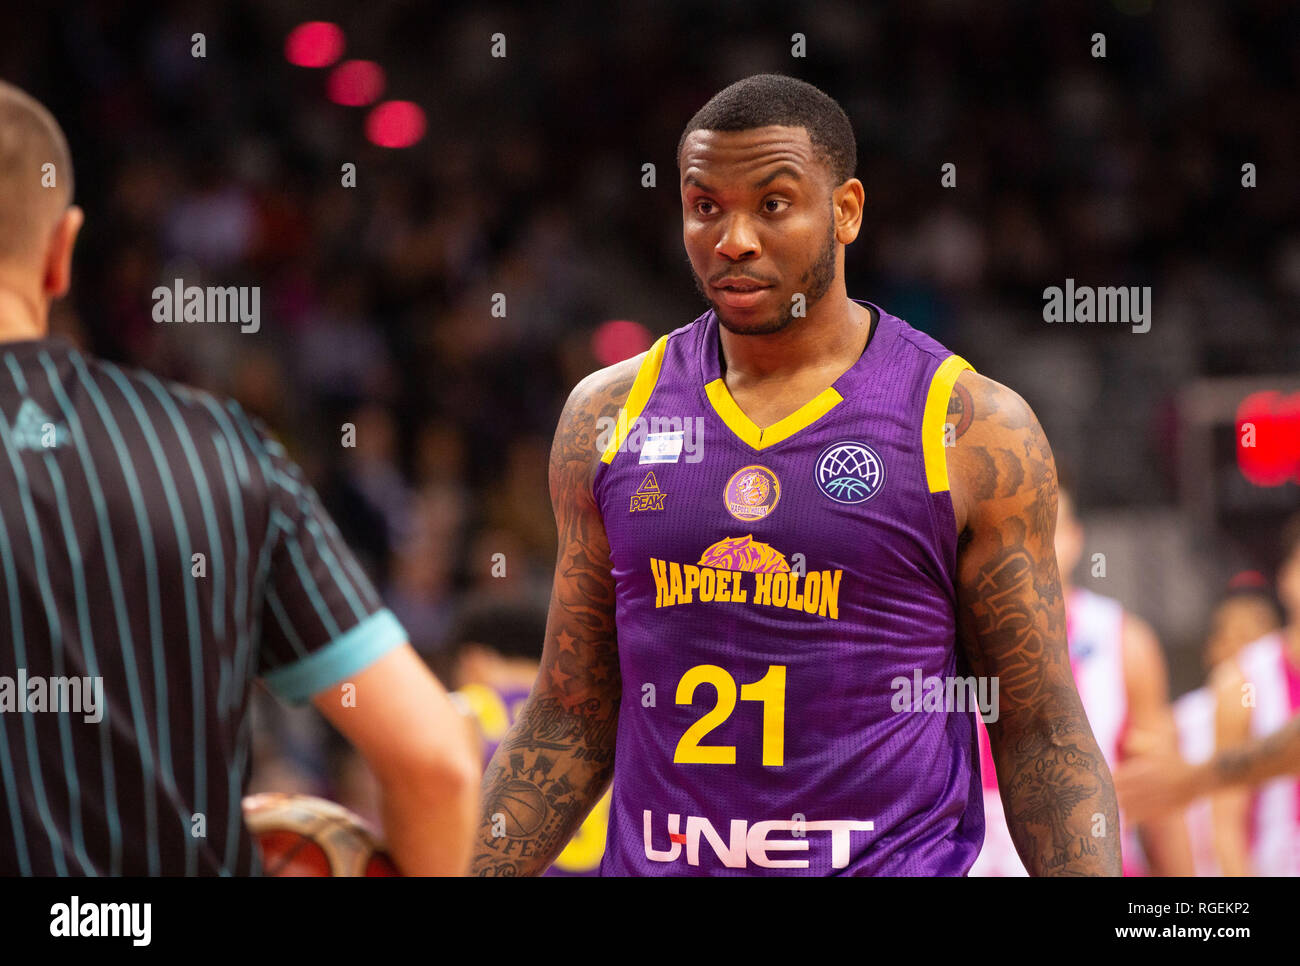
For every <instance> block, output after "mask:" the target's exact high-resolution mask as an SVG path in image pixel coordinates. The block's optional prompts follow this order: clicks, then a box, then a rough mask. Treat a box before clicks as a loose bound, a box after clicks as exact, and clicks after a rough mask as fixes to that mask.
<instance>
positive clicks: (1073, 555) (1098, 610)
mask: <svg viewBox="0 0 1300 966" xmlns="http://www.w3.org/2000/svg"><path fill="white" fill-rule="evenodd" d="M1083 551H1084V528H1083V524H1082V522H1081V521H1080V520H1079V517H1078V514H1077V513H1076V510H1075V505H1074V494H1073V493H1072V492H1071V489H1070V484H1069V483H1068V481H1067V478H1066V477H1065V475H1064V474H1061V476H1060V478H1059V481H1058V493H1057V518H1056V557H1057V563H1058V565H1059V567H1060V571H1061V586H1062V588H1063V590H1064V592H1065V615H1066V627H1067V631H1066V633H1067V636H1068V639H1069V648H1070V668H1071V670H1072V671H1073V673H1074V680H1075V684H1076V685H1077V686H1078V688H1079V697H1080V699H1081V700H1082V701H1083V707H1084V710H1085V711H1086V712H1087V715H1088V721H1089V723H1090V724H1091V725H1092V730H1093V734H1094V735H1095V736H1096V738H1097V743H1098V745H1099V746H1100V747H1101V750H1102V753H1103V754H1104V755H1105V756H1106V761H1107V764H1109V765H1110V766H1111V767H1112V768H1114V767H1115V766H1116V765H1117V764H1118V763H1119V762H1120V761H1121V760H1122V759H1123V758H1124V757H1125V755H1126V754H1130V753H1132V751H1133V750H1134V749H1137V748H1141V749H1147V748H1151V749H1153V750H1159V749H1162V748H1163V749H1165V750H1166V752H1167V751H1169V750H1171V749H1174V748H1176V742H1177V732H1176V729H1175V726H1174V720H1173V716H1172V713H1171V708H1170V704H1169V691H1168V674H1167V671H1166V668H1165V660H1164V655H1163V654H1162V653H1161V650H1160V642H1159V641H1158V640H1157V639H1156V636H1155V633H1154V632H1153V631H1152V629H1151V627H1150V625H1148V624H1147V623H1146V621H1144V620H1142V619H1141V618H1140V617H1138V616H1136V615H1134V614H1131V613H1129V612H1127V611H1125V610H1124V608H1123V606H1122V605H1121V604H1120V603H1119V601H1117V600H1114V599H1112V598H1109V597H1104V596H1102V595H1101V594H1097V593H1095V592H1093V591H1091V590H1088V589H1086V588H1084V587H1078V586H1075V584H1074V582H1073V575H1074V572H1075V570H1076V568H1077V567H1078V566H1079V563H1080V560H1081V558H1082V556H1083ZM979 741H980V758H981V762H980V764H981V777H982V780H983V784H984V814H985V838H984V848H983V850H982V851H981V852H980V855H979V858H978V859H976V861H975V864H974V866H972V868H971V871H970V874H971V875H973V876H1016V875H1020V876H1023V875H1025V874H1026V872H1025V868H1024V865H1023V864H1022V863H1021V861H1020V857H1019V855H1018V854H1017V853H1016V848H1015V843H1014V842H1012V840H1011V835H1010V833H1009V831H1008V830H1007V823H1006V816H1005V814H1004V812H1003V806H1002V797H1001V795H1000V794H999V793H998V784H997V774H996V773H995V771H994V769H993V759H992V756H991V753H990V750H989V741H988V730H987V728H985V726H984V723H983V721H982V720H981V722H980V725H979ZM1122 828H1123V833H1122V834H1123V838H1124V874H1125V875H1140V874H1144V873H1149V874H1153V875H1192V874H1193V872H1194V868H1193V859H1192V853H1191V845H1190V841H1189V839H1188V837H1187V829H1186V825H1185V823H1184V821H1183V819H1182V817H1181V816H1180V815H1178V814H1171V815H1166V816H1162V817H1160V818H1159V819H1156V820H1154V821H1151V822H1148V823H1146V824H1144V825H1142V826H1140V827H1138V828H1137V830H1136V835H1137V838H1135V837H1134V832H1133V830H1132V827H1131V825H1130V823H1127V822H1124V823H1122ZM1139 840H1140V847H1139Z"/></svg>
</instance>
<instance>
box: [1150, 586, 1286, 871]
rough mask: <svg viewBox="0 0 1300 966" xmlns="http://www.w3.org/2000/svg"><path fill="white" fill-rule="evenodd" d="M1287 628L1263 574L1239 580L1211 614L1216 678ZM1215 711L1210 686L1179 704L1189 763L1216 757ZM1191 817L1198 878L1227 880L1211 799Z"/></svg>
mask: <svg viewBox="0 0 1300 966" xmlns="http://www.w3.org/2000/svg"><path fill="white" fill-rule="evenodd" d="M1281 626H1282V615H1281V613H1280V612H1279V610H1278V606H1277V601H1276V600H1275V599H1274V597H1273V595H1272V593H1271V592H1270V590H1269V588H1268V582H1267V581H1266V580H1265V578H1264V575H1263V574H1261V573H1259V572H1258V571H1245V572H1243V573H1240V574H1238V575H1236V576H1235V577H1233V578H1232V580H1230V581H1229V582H1228V586H1227V589H1226V590H1225V592H1224V593H1223V595H1222V597H1221V598H1220V599H1219V601H1218V602H1217V603H1216V604H1215V606H1214V610H1213V611H1211V613H1210V620H1209V630H1208V633H1207V635H1206V641H1205V648H1204V651H1203V654H1204V660H1205V669H1206V671H1207V672H1210V673H1212V672H1213V671H1214V668H1215V667H1216V666H1217V665H1219V664H1222V663H1223V662H1225V661H1227V660H1230V659H1232V658H1234V657H1236V655H1237V653H1238V652H1239V651H1240V650H1241V649H1242V648H1243V647H1245V646H1246V645H1247V644H1249V643H1251V642H1252V641H1255V640H1258V639H1259V638H1261V637H1263V636H1265V635H1266V634H1269V633H1271V632H1272V631H1275V630H1276V629H1277V628H1279V627H1281ZM1215 710H1216V700H1215V693H1214V689H1213V688H1212V687H1211V686H1210V685H1209V684H1208V683H1207V684H1203V685H1201V686H1200V687H1197V688H1193V689H1192V690H1191V691H1188V692H1187V693H1186V694H1184V695H1183V696H1182V697H1180V698H1178V699H1177V700H1176V701H1174V723H1175V725H1176V727H1177V728H1178V750H1179V753H1180V754H1181V755H1182V758H1183V760H1184V761H1186V762H1188V763H1190V764H1193V765H1199V764H1202V763H1204V762H1206V761H1209V760H1210V758H1211V757H1213V755H1214V750H1215V718H1216V713H1215ZM1185 817H1186V820H1187V836H1188V839H1189V840H1190V843H1191V848H1192V861H1193V863H1194V866H1195V869H1196V875H1198V876H1218V875H1223V870H1222V867H1221V866H1220V864H1219V860H1218V857H1217V855H1216V848H1217V846H1216V835H1217V826H1216V824H1215V821H1214V810H1213V808H1212V805H1211V801H1210V799H1209V798H1208V797H1202V798H1198V799H1196V800H1195V801H1193V802H1190V803H1188V805H1187V808H1186V810H1185Z"/></svg>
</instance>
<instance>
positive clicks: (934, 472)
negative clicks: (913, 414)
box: [921, 356, 975, 493]
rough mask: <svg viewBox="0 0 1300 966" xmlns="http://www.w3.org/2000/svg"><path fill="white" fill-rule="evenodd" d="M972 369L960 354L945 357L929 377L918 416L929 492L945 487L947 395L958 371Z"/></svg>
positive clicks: (958, 373)
mask: <svg viewBox="0 0 1300 966" xmlns="http://www.w3.org/2000/svg"><path fill="white" fill-rule="evenodd" d="M964 369H969V370H970V371H971V372H974V371H975V367H974V366H972V365H971V364H970V363H969V362H967V361H966V360H965V359H963V358H962V357H961V356H949V357H948V358H947V359H944V360H943V362H942V363H940V365H939V368H938V369H936V370H935V371H934V376H933V377H932V378H931V379H930V392H929V394H928V395H927V396H926V397H925V413H924V415H922V417H921V448H922V450H923V451H924V453H925V479H926V482H927V483H928V484H929V486H930V492H931V493H942V492H943V491H944V490H947V489H948V452H947V447H946V446H944V445H943V437H944V423H945V421H946V420H945V417H946V416H947V415H948V398H949V397H950V396H951V395H952V387H953V386H955V385H956V384H957V377H958V376H959V375H961V373H962V370H964Z"/></svg>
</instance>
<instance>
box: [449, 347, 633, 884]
mask: <svg viewBox="0 0 1300 966" xmlns="http://www.w3.org/2000/svg"><path fill="white" fill-rule="evenodd" d="M643 358H644V356H637V357H636V358H633V359H628V360H627V361H625V362H621V363H619V364H618V365H615V366H610V367H609V368H608V369H602V370H601V371H599V372H596V373H593V374H592V375H590V376H588V377H587V378H586V379H584V380H583V381H582V382H581V383H579V384H578V386H577V388H575V389H574V390H573V393H572V394H571V395H570V396H569V401H568V402H567V403H566V404H565V406H564V412H563V413H562V414H561V416H560V424H559V427H558V428H557V429H556V431H555V442H554V444H553V446H552V447H551V465H550V486H551V505H552V507H553V509H554V511H555V524H556V528H557V530H558V531H559V554H558V557H557V559H556V565H555V582H554V586H553V587H552V590H551V606H550V611H549V613H548V615H547V620H546V640H545V643H544V646H543V650H542V664H541V669H540V670H539V671H538V675H537V681H536V682H535V683H534V684H533V690H532V693H531V694H530V695H529V696H528V701H527V703H526V704H525V705H524V708H523V710H522V711H521V712H520V714H519V717H518V719H517V720H516V721H515V723H514V725H513V726H512V727H511V729H510V731H509V733H508V734H507V735H506V737H505V739H504V740H503V741H502V742H501V745H500V746H499V747H498V748H497V751H496V754H495V755H493V757H492V761H491V763H490V764H489V765H488V768H487V772H486V773H485V774H484V776H483V787H482V801H483V819H482V822H481V824H480V826H479V831H478V836H477V839H476V841H475V845H474V861H473V865H472V867H471V872H472V873H473V874H476V875H482V876H498V875H501V876H518V875H540V874H541V873H542V872H544V871H545V870H546V869H547V867H548V866H549V865H550V864H551V863H552V862H553V861H554V860H555V857H556V856H558V855H559V854H560V852H561V851H562V850H563V849H564V846H565V844H566V843H567V842H568V841H569V839H570V838H571V837H572V835H573V834H574V832H576V831H577V829H578V827H579V826H580V825H581V824H582V820H583V819H584V818H585V817H586V815H587V813H588V812H589V811H591V808H592V806H594V805H595V804H596V802H597V801H598V800H599V799H600V796H601V795H602V794H603V793H604V791H605V788H606V787H607V786H608V785H609V781H610V776H611V775H612V774H613V771H614V735H615V731H616V728H617V725H618V704H619V698H620V696H621V694H622V679H621V677H620V675H619V666H618V642H617V638H616V635H615V628H614V579H613V577H612V576H611V575H610V558H609V543H608V541H607V540H606V537H605V527H604V524H603V522H602V521H601V518H600V514H599V512H598V510H597V507H596V502H595V499H594V497H593V496H592V489H591V486H592V480H593V477H594V474H595V470H596V467H597V466H598V465H599V463H600V455H601V448H602V447H603V444H604V442H605V440H604V438H603V437H602V436H601V432H602V429H603V428H604V427H605V426H606V425H608V423H607V422H606V420H607V419H614V418H616V417H617V414H618V409H619V406H620V405H622V403H623V401H624V400H625V399H626V398H627V394H628V391H629V390H630V389H631V386H632V380H633V379H634V378H635V376H636V371H637V368H638V367H639V366H640V364H641V360H642V359H643Z"/></svg>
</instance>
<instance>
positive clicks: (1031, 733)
mask: <svg viewBox="0 0 1300 966" xmlns="http://www.w3.org/2000/svg"><path fill="white" fill-rule="evenodd" d="M971 388H972V390H973V391H972V392H970V393H968V399H969V400H971V402H972V406H973V410H974V413H973V416H972V418H971V424H970V427H969V429H968V431H967V432H966V434H965V436H964V438H963V439H962V440H961V443H960V445H958V446H957V447H955V448H954V450H953V451H952V458H951V461H950V467H951V468H952V470H953V476H954V478H955V479H956V480H957V482H958V483H959V485H961V486H962V487H963V488H964V489H965V492H966V493H967V495H968V496H969V498H970V499H971V500H972V501H973V506H974V509H973V510H972V511H971V514H970V519H969V521H968V523H967V528H966V530H965V532H963V533H962V534H961V535H960V537H959V540H958V560H957V570H958V581H957V584H958V586H957V595H958V637H959V640H960V641H961V644H962V647H963V649H964V651H965V653H966V656H967V659H968V660H969V662H970V663H971V665H972V667H974V668H975V670H976V673H978V674H981V675H991V676H996V677H997V678H998V696H999V707H998V712H999V717H998V720H997V721H995V722H993V723H991V724H990V725H989V726H988V730H989V739H990V742H991V744H992V748H993V755H994V759H995V760H996V762H997V764H998V771H999V778H1000V781H999V784H1000V786H1001V791H1002V799H1003V802H1004V804H1005V805H1006V814H1007V824H1008V827H1009V829H1010V831H1011V836H1012V839H1013V840H1014V841H1015V843H1016V848H1017V850H1018V851H1019V852H1020V855H1021V858H1022V859H1024V861H1025V865H1026V868H1028V870H1029V871H1030V873H1031V874H1033V875H1118V874H1119V871H1120V846H1119V834H1118V827H1119V826H1118V814H1119V812H1118V807H1117V805H1116V802H1115V792H1114V788H1113V786H1112V784H1111V778H1110V771H1109V769H1108V768H1107V767H1106V763H1105V760H1104V758H1103V757H1102V755H1101V751H1100V749H1098V747H1097V743H1096V740H1095V739H1094V738H1093V735H1092V729H1091V727H1090V726H1089V725H1088V719H1087V716H1086V715H1085V714H1084V710H1083V705H1082V703H1081V702H1080V700H1079V695H1078V691H1077V690H1076V688H1075V685H1074V678H1073V675H1072V673H1071V671H1070V662H1069V651H1068V647H1067V643H1066V637H1065V601H1064V599H1063V597H1062V594H1061V583H1060V575H1059V573H1058V572H1057V566H1056V549H1055V540H1054V536H1055V531H1056V500H1057V492H1056V469H1055V464H1054V462H1053V459H1052V452H1051V447H1050V446H1049V445H1048V442H1047V437H1046V436H1045V435H1044V434H1043V430H1042V428H1041V427H1040V426H1039V424H1038V420H1037V419H1036V418H1035V417H1034V415H1033V412H1032V411H1031V410H1030V409H1029V407H1028V406H1026V405H1025V403H1024V401H1023V400H1021V399H1020V398H1019V397H1018V396H1016V395H1015V394H1014V393H1012V392H1010V391H1009V390H1007V389H1005V388H1004V387H1002V386H999V385H997V384H996V383H994V382H992V381H990V380H985V379H980V380H972V386H971ZM1097 816H1101V817H1102V819H1104V821H1101V822H1098V821H1095V819H1096V817H1097Z"/></svg>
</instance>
